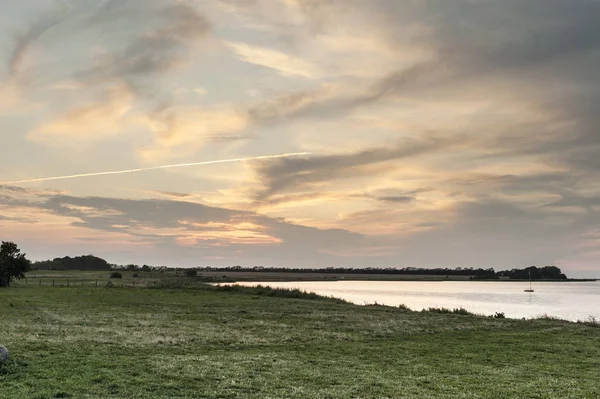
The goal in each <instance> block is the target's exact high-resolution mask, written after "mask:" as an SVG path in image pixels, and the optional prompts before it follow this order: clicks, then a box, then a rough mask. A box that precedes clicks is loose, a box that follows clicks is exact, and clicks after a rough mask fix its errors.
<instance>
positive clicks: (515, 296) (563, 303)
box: [240, 281, 600, 320]
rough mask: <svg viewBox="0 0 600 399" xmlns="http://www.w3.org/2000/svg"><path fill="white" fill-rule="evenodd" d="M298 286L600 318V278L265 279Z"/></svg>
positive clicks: (367, 298) (348, 295) (418, 302)
mask: <svg viewBox="0 0 600 399" xmlns="http://www.w3.org/2000/svg"><path fill="white" fill-rule="evenodd" d="M240 284H243V285H258V284H262V285H269V286H272V287H282V288H299V289H302V290H305V291H312V292H316V293H318V294H321V295H327V296H334V297H338V298H343V299H345V300H347V301H350V302H353V303H356V304H360V305H364V304H372V303H379V304H384V305H390V306H398V305H400V304H403V305H406V306H408V307H409V308H411V309H413V310H421V309H425V308H429V307H446V308H456V307H461V306H462V307H464V308H465V309H467V310H469V311H471V312H475V313H481V314H485V315H490V314H494V313H495V312H504V313H505V314H506V316H507V317H513V318H521V317H527V318H530V317H537V316H540V315H549V316H553V317H559V318H563V319H568V320H583V319H587V318H588V317H590V316H594V317H596V318H598V319H600V305H599V304H600V283H598V282H586V283H540V282H536V283H534V287H533V288H534V290H535V292H531V293H528V292H524V291H523V290H524V289H526V288H529V283H526V282H472V281H468V282H467V281H464V282H462V281H461V282H457V281H448V282H428V281H427V282H415V281H334V282H331V281H318V282H306V281H302V282H277V283H275V282H263V283H240Z"/></svg>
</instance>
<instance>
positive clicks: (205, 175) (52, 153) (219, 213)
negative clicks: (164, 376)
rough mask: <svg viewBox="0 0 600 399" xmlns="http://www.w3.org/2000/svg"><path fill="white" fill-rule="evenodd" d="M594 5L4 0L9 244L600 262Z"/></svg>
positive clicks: (457, 0) (0, 42) (34, 248)
mask: <svg viewBox="0 0 600 399" xmlns="http://www.w3.org/2000/svg"><path fill="white" fill-rule="evenodd" d="M598 20H600V1H598V0H570V1H564V0H528V1H523V0H502V1H497V0H22V1H18V2H16V1H3V2H1V3H0V126H1V129H0V238H1V239H2V240H9V241H15V242H17V244H19V246H20V247H21V248H22V249H23V250H24V251H25V252H26V253H27V254H28V256H29V257H30V258H31V259H34V260H41V259H49V258H54V257H62V256H66V255H70V256H76V255H83V254H94V255H96V256H101V257H103V258H105V259H107V260H108V261H109V262H111V263H118V264H127V263H135V264H140V265H141V264H149V265H168V266H174V267H191V266H231V265H243V266H256V265H261V266H277V267H281V266H289V267H341V266H344V267H452V268H454V267H476V268H478V267H483V268H488V267H493V268H495V269H496V270H503V269H511V268H520V267H526V266H530V265H539V266H543V265H557V266H559V267H561V268H562V269H563V271H565V272H566V273H567V274H568V275H569V276H580V277H586V276H597V277H600V262H599V260H600V216H599V212H600V155H599V154H600V112H599V109H598V104H599V103H600V75H599V74H598V71H599V70H600V25H598ZM212 161H219V162H217V163H212ZM181 164H195V165H186V166H181ZM167 165H180V166H179V167H163V166H167ZM140 169H141V170H140ZM120 171H123V172H127V173H109V174H104V173H103V172H120ZM96 173H99V174H98V175H96ZM81 175H83V176H81ZM67 176H70V178H65V179H48V180H44V179H46V178H55V177H67ZM31 180H35V181H31Z"/></svg>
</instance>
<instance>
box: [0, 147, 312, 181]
mask: <svg viewBox="0 0 600 399" xmlns="http://www.w3.org/2000/svg"><path fill="white" fill-rule="evenodd" d="M304 155H312V153H311V152H294V153H291V154H280V155H264V156H260V157H249V158H233V159H221V160H218V161H205V162H191V163H180V164H175V165H162V166H153V167H150V168H138V169H125V170H114V171H110V172H94V173H80V174H77V175H69V176H54V177H40V178H38V179H27V180H16V181H8V182H3V183H0V186H1V185H12V184H23V183H35V182H42V181H51V180H66V179H78V178H80V177H92V176H106V175H121V174H125V173H137V172H145V171H148V170H158V169H171V168H184V167H188V166H204V165H214V164H219V163H234V162H244V161H258V160H261V159H277V158H291V157H300V156H304Z"/></svg>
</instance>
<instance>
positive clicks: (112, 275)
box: [110, 272, 123, 278]
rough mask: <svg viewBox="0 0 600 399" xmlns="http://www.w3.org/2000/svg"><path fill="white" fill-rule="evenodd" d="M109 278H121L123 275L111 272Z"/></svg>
mask: <svg viewBox="0 0 600 399" xmlns="http://www.w3.org/2000/svg"><path fill="white" fill-rule="evenodd" d="M110 278H123V275H122V274H121V273H119V272H112V273H111V274H110Z"/></svg>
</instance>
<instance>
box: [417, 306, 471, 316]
mask: <svg viewBox="0 0 600 399" xmlns="http://www.w3.org/2000/svg"><path fill="white" fill-rule="evenodd" d="M422 311H423V312H429V313H441V314H458V315H461V316H481V315H478V314H476V313H473V312H470V311H468V310H467V309H465V308H463V307H459V308H454V309H449V308H427V309H423V310H422Z"/></svg>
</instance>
